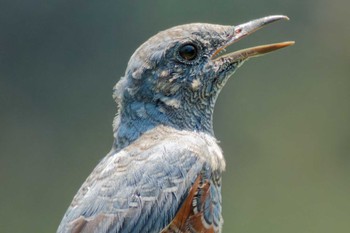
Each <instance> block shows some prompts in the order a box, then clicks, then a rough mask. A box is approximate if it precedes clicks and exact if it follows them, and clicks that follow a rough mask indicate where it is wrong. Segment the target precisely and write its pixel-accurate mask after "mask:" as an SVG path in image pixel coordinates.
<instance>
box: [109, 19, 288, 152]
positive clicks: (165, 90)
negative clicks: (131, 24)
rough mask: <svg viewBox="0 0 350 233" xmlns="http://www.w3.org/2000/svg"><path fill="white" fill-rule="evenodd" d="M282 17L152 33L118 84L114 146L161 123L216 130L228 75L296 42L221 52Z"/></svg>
mask: <svg viewBox="0 0 350 233" xmlns="http://www.w3.org/2000/svg"><path fill="white" fill-rule="evenodd" d="M271 17H274V18H271ZM282 18H285V17H284V16H270V18H268V17H266V18H262V19H259V20H254V21H250V22H248V23H245V24H241V25H238V26H222V25H214V24H203V23H195V24H186V25H181V26H177V27H173V28H170V29H168V30H165V31H162V32H160V33H158V34H156V35H155V36H153V37H151V38H150V39H149V40H148V41H146V42H145V43H144V44H142V45H141V46H140V47H139V48H138V49H137V50H136V51H135V53H134V54H133V55H132V57H131V58H130V60H129V63H128V66H127V69H126V72H125V76H124V77H122V78H121V80H120V81H119V82H118V83H117V84H116V86H115V88H114V98H115V100H116V102H117V103H118V106H119V113H118V115H117V117H116V118H115V120H114V136H115V138H116V142H115V144H116V145H115V146H116V147H117V148H122V147H124V146H126V145H128V144H129V143H130V142H132V141H134V140H135V139H137V138H138V137H139V136H140V135H141V134H142V133H143V132H145V131H147V130H149V129H151V128H153V127H155V126H157V125H160V124H162V125H167V126H169V127H174V128H177V129H179V130H191V131H192V130H195V131H202V132H206V133H209V134H213V126H212V117H213V111H214V105H215V101H216V99H217V96H218V94H219V92H220V90H221V89H222V87H223V86H224V85H225V83H226V81H227V80H228V78H229V77H230V76H231V75H232V74H233V73H234V71H235V70H236V69H237V68H238V67H239V66H240V65H241V64H242V63H243V61H245V60H246V59H248V58H249V57H252V56H257V55H260V54H263V53H266V52H270V51H272V50H275V49H278V48H281V47H285V46H288V45H290V44H288V45H287V43H291V42H284V43H279V44H274V45H266V46H259V47H254V48H249V49H245V50H241V51H238V52H233V53H230V54H227V55H224V56H220V57H217V54H218V53H219V52H220V51H222V50H224V48H225V47H227V46H228V45H230V44H232V43H234V42H235V41H237V40H239V39H240V38H242V37H244V36H246V35H248V34H250V33H251V32H253V31H255V30H257V29H259V28H261V27H262V26H264V25H265V24H267V23H270V22H273V21H276V20H278V19H282Z"/></svg>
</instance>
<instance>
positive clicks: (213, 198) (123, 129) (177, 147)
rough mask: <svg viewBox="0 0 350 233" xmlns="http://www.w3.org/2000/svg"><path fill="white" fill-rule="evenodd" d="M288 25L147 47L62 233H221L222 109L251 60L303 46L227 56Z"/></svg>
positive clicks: (119, 87) (194, 32)
mask: <svg viewBox="0 0 350 233" xmlns="http://www.w3.org/2000/svg"><path fill="white" fill-rule="evenodd" d="M279 20H288V17H287V16H284V15H272V16H266V17H262V18H259V19H255V20H251V21H248V22H246V23H242V24H239V25H236V26H232V25H217V24H208V23H191V24H184V25H180V26H175V27H172V28H170V29H167V30H164V31H161V32H159V33H158V34H156V35H155V36H153V37H151V38H150V39H149V40H147V41H146V42H144V43H143V44H142V45H141V46H140V47H139V48H138V49H137V50H136V51H135V52H134V53H133V55H132V56H131V58H130V60H129V62H128V64H127V68H126V71H125V75H124V76H123V77H122V78H121V79H120V81H119V82H117V84H116V85H115V86H114V88H113V98H114V99H115V101H116V103H117V105H118V113H117V115H116V117H115V119H114V121H113V136H114V141H113V145H112V149H111V151H110V152H109V153H108V154H107V155H106V156H105V157H104V158H103V159H102V160H101V161H100V162H99V163H98V165H97V166H96V167H95V168H94V170H93V171H92V173H91V174H90V175H89V176H88V178H87V179H86V180H85V182H84V183H83V185H82V186H81V188H80V189H79V190H78V192H77V194H76V195H75V197H74V198H73V201H72V203H71V204H70V206H69V207H68V210H67V211H66V213H65V214H64V216H63V219H62V221H61V223H60V225H59V227H58V230H57V232H58V233H68V232H69V233H80V232H95V233H97V232H98V233H103V232H106V233H137V232H142V233H218V232H222V226H223V217H222V213H221V212H222V211H221V210H222V196H221V186H222V173H223V172H224V170H225V166H226V164H225V159H224V156H223V152H222V150H221V148H220V146H219V142H218V140H217V139H216V138H215V136H214V130H213V113H214V106H215V102H216V100H217V98H218V95H219V93H220V91H221V90H222V88H223V87H224V86H225V83H226V82H227V81H228V79H229V78H230V77H231V76H232V74H233V73H234V72H235V71H236V70H237V69H238V68H239V67H240V66H241V65H242V64H243V63H244V62H245V61H246V60H248V59H249V58H252V57H257V56H260V55H263V54H266V53H269V52H272V51H275V50H278V49H281V48H284V47H287V46H290V45H293V44H294V42H293V41H286V42H280V43H274V44H267V45H260V46H255V47H251V48H247V49H242V50H239V51H235V52H231V53H227V54H221V53H222V52H224V51H225V49H226V48H227V47H228V46H229V45H231V44H233V43H235V42H237V41H238V40H240V39H242V38H244V37H245V36H247V35H250V34H251V33H253V32H255V31H256V30H258V29H260V28H262V27H264V26H265V25H268V24H270V23H272V22H276V21H279Z"/></svg>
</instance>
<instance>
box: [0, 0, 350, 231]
mask: <svg viewBox="0 0 350 233" xmlns="http://www.w3.org/2000/svg"><path fill="white" fill-rule="evenodd" d="M0 9H1V10H0V11H1V13H0V27H1V30H0V232H35V233H37V232H55V231H56V228H57V226H58V224H59V222H60V220H61V218H62V216H63V214H64V212H65V210H66V208H67V207H68V205H69V204H70V202H71V200H72V198H73V196H74V194H75V193H76V191H77V190H78V188H79V187H80V185H81V184H82V182H83V181H84V180H85V178H86V177H87V176H88V174H89V173H90V172H91V170H92V169H93V168H94V166H95V165H96V164H97V163H98V161H99V160H100V159H101V158H102V157H103V156H104V155H105V154H106V153H107V152H108V151H109V149H110V147H111V144H112V140H113V138H112V127H111V124H112V119H113V117H114V114H115V112H116V105H115V103H114V101H113V99H112V87H113V85H114V84H115V83H116V82H117V81H118V80H119V78H120V77H121V76H122V75H123V74H124V70H125V68H126V64H127V62H128V59H129V57H130V56H131V54H132V53H133V52H134V50H135V49H136V48H137V47H138V46H139V45H140V44H141V43H142V42H144V41H145V40H146V39H147V38H149V37H150V36H152V35H154V34H155V33H157V32H158V31H160V30H163V29H166V28H168V27H171V26H174V25H179V24H183V23H190V22H208V23H218V24H238V23H242V22H245V21H247V20H250V19H254V18H258V17H262V16H266V15H270V14H286V15H288V16H289V17H290V18H291V21H289V22H279V23H275V24H273V25H270V26H269V27H267V28H265V29H263V30H261V31H259V32H257V33H255V34H254V35H252V36H250V37H249V38H246V39H244V40H242V41H240V42H239V43H237V44H235V45H233V46H231V47H230V49H229V50H230V51H231V50H237V49H240V48H243V47H248V46H253V45H259V44H264V43H271V42H279V41H284V40H295V41H296V45H295V46H293V47H290V48H287V49H283V50H280V51H278V52H275V53H273V54H269V55H267V56H265V57H261V58H257V59H252V60H250V61H248V62H247V63H246V64H245V65H244V66H243V67H242V68H241V69H240V70H239V71H238V72H236V74H235V76H234V77H233V78H232V79H231V80H230V81H229V82H228V84H227V86H226V87H225V89H224V90H223V92H222V94H221V96H220V98H219V100H218V104H217V106H216V110H215V132H216V136H217V138H218V139H219V140H220V141H221V147H222V148H223V150H224V154H225V156H226V160H227V172H226V173H225V174H224V184H223V215H224V218H225V224H224V232H268V233H273V232H276V233H277V232H278V233H280V232H283V233H295V232H298V233H309V232H317V233H329V232H347V231H348V230H349V229H350V157H349V151H350V141H349V139H350V104H349V101H350V62H349V61H350V43H349V41H350V26H349V9H350V1H348V0H333V1H327V0H305V1H298V0H297V1H295V0H279V1H277V0H264V1H260V0H251V1H247V0H234V1H233V0H230V1H210V0H195V1H183V0H182V1H180V0H176V1H175V0H171V1H160V0H158V1H135V0H130V1H111V0H105V1H91V0H84V1H78V0H75V1H71V0H70V1H67V0H60V1H54V0H45V1H44V0H31V1H18V0H11V1H10V0H5V1H1V3H0Z"/></svg>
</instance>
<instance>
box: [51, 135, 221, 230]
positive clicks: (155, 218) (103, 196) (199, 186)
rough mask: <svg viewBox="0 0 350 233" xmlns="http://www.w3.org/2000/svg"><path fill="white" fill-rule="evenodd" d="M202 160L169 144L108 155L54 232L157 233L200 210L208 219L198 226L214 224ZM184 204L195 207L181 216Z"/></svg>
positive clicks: (183, 147) (186, 147)
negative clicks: (179, 215)
mask: <svg viewBox="0 0 350 233" xmlns="http://www.w3.org/2000/svg"><path fill="white" fill-rule="evenodd" d="M132 147H133V148H132ZM199 153H202V152H199ZM203 153H207V152H203ZM202 158H203V157H201V156H198V154H197V152H196V151H194V150H192V149H191V146H190V145H181V144H179V143H175V142H170V141H167V140H163V142H161V143H159V142H158V143H156V144H153V145H148V144H147V143H145V144H144V145H141V146H140V145H134V146H129V147H128V148H127V149H125V150H122V151H120V152H118V153H116V154H115V153H111V154H110V155H108V156H106V158H104V159H103V160H102V161H101V162H100V163H99V165H98V166H97V167H96V168H95V169H94V171H93V172H92V173H91V175H90V176H89V177H88V178H87V180H86V181H85V183H84V184H83V186H82V187H81V188H80V190H79V191H78V193H77V195H76V196H75V198H74V199H73V202H72V204H71V206H70V207H69V209H68V210H67V212H66V214H65V216H64V218H63V220H62V222H61V224H60V226H59V228H58V232H59V233H61V232H72V233H78V232H101V233H102V232H114V233H124V232H125V233H126V232H135V233H136V232H144V233H147V232H160V231H162V229H163V228H165V227H167V226H168V227H171V226H172V221H173V220H174V218H175V216H177V217H178V215H176V214H177V213H178V212H179V213H182V212H183V213H182V214H183V215H185V214H187V215H189V216H191V215H192V212H193V213H195V211H198V210H199V209H200V208H202V210H201V212H202V213H203V214H202V215H203V217H207V218H208V219H209V220H208V221H204V222H203V221H202V223H201V224H205V223H207V222H209V223H211V224H212V223H213V219H214V222H215V221H216V222H217V219H220V216H216V215H217V213H219V215H220V211H215V209H217V206H220V205H217V204H215V203H217V202H218V201H217V200H219V198H220V197H218V196H220V195H218V193H217V192H218V190H216V189H217V188H216V187H215V186H211V184H210V180H208V178H209V177H208V176H211V175H210V173H211V168H210V166H208V165H207V162H206V161H205V160H203V159H202ZM208 190H209V191H211V192H209V191H208ZM208 197H210V198H208ZM214 198H215V200H214ZM212 199H213V200H214V205H212V203H213V201H212ZM195 202H198V203H197V204H196V203H195ZM183 203H185V204H186V205H192V206H194V207H193V208H191V211H192V212H191V213H187V212H186V213H185V212H184V211H179V209H180V207H181V206H184V205H183ZM196 206H197V207H196ZM208 208H209V209H208ZM213 208H214V211H213ZM220 208H221V207H220ZM207 215H208V216H209V215H210V216H209V217H208V216H207ZM194 220H195V217H194V218H193V221H194ZM198 223H199V222H198ZM169 224H170V225H169ZM177 227H179V228H181V227H183V226H177ZM169 229H170V228H169ZM181 229H182V228H181ZM164 232H167V231H164ZM203 232H212V231H203Z"/></svg>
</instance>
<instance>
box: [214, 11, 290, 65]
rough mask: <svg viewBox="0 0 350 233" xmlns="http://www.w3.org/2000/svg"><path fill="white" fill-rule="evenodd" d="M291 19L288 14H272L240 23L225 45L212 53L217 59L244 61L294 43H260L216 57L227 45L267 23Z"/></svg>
mask: <svg viewBox="0 0 350 233" xmlns="http://www.w3.org/2000/svg"><path fill="white" fill-rule="evenodd" d="M282 19H284V20H289V18H288V17H287V16H284V15H272V16H267V17H263V18H260V19H255V20H252V21H249V22H247V23H243V24H240V25H238V26H234V27H233V29H234V30H233V33H232V35H231V36H230V37H229V39H228V41H227V43H226V44H225V45H223V46H222V47H220V48H218V49H217V50H216V51H215V52H214V54H213V55H212V58H214V59H215V60H217V59H229V60H230V61H231V62H233V61H243V60H246V59H248V58H250V57H256V56H259V55H263V54H266V53H269V52H272V51H275V50H277V49H281V48H284V47H287V46H290V45H293V44H294V41H286V42H280V43H275V44H268V45H260V46H256V47H252V48H247V49H242V50H239V51H236V52H232V53H229V54H226V55H223V56H220V57H218V58H215V56H217V55H218V54H219V53H220V52H221V51H223V50H224V49H225V48H226V47H227V46H229V45H231V44H233V43H235V42H237V41H239V40H240V39H242V38H243V37H245V36H247V35H250V34H252V33H253V32H255V31H257V30H259V29H260V28H263V27H264V26H265V25H267V24H270V23H273V22H276V21H279V20H282Z"/></svg>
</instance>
